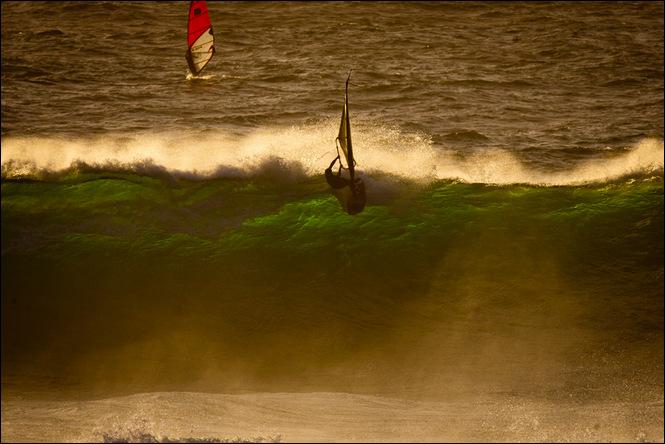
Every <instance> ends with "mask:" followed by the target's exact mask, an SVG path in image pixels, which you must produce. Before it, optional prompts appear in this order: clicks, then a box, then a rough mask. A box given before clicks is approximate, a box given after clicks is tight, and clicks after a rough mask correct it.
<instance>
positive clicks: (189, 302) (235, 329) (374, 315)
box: [2, 174, 663, 396]
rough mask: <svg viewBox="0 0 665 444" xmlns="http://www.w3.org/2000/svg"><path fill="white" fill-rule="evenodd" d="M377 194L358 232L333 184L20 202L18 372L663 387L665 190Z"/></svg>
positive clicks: (6, 271) (140, 181)
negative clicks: (635, 382)
mask: <svg viewBox="0 0 665 444" xmlns="http://www.w3.org/2000/svg"><path fill="white" fill-rule="evenodd" d="M369 185H370V186H371V188H369V192H368V196H370V198H369V199H370V200H369V202H368V206H367V207H366V209H365V211H364V212H362V213H361V214H359V215H357V216H353V217H352V216H348V215H346V214H345V213H344V212H342V211H341V209H340V206H339V204H338V202H337V201H336V200H335V199H334V197H332V196H331V195H330V194H329V193H328V191H327V190H326V186H325V183H324V181H323V179H322V178H312V179H310V180H308V181H305V182H299V183H295V182H294V183H275V182H270V181H261V180H229V179H225V180H222V179H219V180H210V181H185V180H171V179H169V180H166V179H160V178H156V177H144V176H138V175H133V174H105V175H104V177H101V175H89V176H86V175H83V176H80V175H79V176H74V177H65V178H63V179H60V180H56V181H51V182H39V181H37V182H25V181H24V182H12V181H5V182H3V184H2V248H3V253H2V255H3V261H2V267H3V280H2V285H3V291H2V294H3V301H2V303H3V365H4V366H6V367H5V368H7V369H9V370H10V373H12V372H19V373H21V374H31V373H32V372H38V373H39V372H46V373H48V374H55V375H60V377H64V376H62V375H68V376H66V377H68V378H74V380H75V381H77V383H80V382H81V381H88V382H90V381H94V384H100V380H99V377H100V375H103V378H102V381H103V385H105V386H109V387H113V386H114V384H116V383H117V384H119V386H120V387H123V389H125V390H126V389H127V387H133V386H132V384H134V383H135V384H139V386H141V387H145V386H146V385H148V386H150V388H151V389H154V388H155V387H166V388H173V387H174V386H176V387H180V388H192V385H194V384H201V387H203V388H205V389H206V390H232V389H258V388H261V389H273V388H276V389H280V390H294V389H301V388H302V389H305V388H306V389H316V390H329V389H338V390H355V391H382V392H385V391H390V390H397V391H411V390H426V391H428V392H429V391H431V392H432V393H438V391H440V390H443V388H442V387H445V390H448V389H450V387H452V386H454V388H455V389H460V390H462V389H465V390H466V389H471V387H472V388H473V389H474V390H475V389H477V388H478V387H481V388H482V389H483V390H490V389H492V390H493V389H497V387H500V388H501V389H507V390H510V389H511V387H516V386H519V387H520V389H521V390H528V391H537V392H539V393H540V392H545V393H549V392H552V393H559V392H560V390H561V385H562V384H563V385H564V386H566V385H567V384H569V385H570V386H571V387H573V388H572V390H574V391H576V392H579V391H582V392H584V393H586V395H585V396H591V395H590V394H594V395H593V396H596V394H597V393H602V394H603V396H606V395H607V396H610V395H609V394H611V393H613V391H612V390H615V388H616V387H618V386H621V384H623V382H622V381H624V379H622V378H623V376H620V377H617V375H629V374H632V375H634V374H639V375H642V376H640V377H641V378H643V380H640V381H642V382H644V380H646V381H648V383H646V384H643V387H653V386H654V384H655V386H658V384H661V382H662V339H663V335H662V331H663V304H662V292H663V181H662V178H661V177H656V178H651V179H646V178H643V179H636V180H626V181H622V182H616V183H609V184H596V185H589V186H585V187H531V186H518V185H513V186H502V187H498V186H486V185H482V184H460V183H448V182H439V183H433V184H429V185H417V184H414V183H391V182H389V181H388V180H387V179H386V180H385V181H384V182H380V181H377V182H372V183H370V184H369ZM36 326H37V327H36ZM617 344H618V345H617ZM622 344H623V345H622ZM626 344H630V346H629V347H628V346H627V345H626ZM626 347H628V348H626ZM628 349H629V350H631V351H630V355H628V356H627V355H625V354H624V353H625V351H624V352H622V351H621V350H628ZM54 350H55V352H54ZM594 356H596V357H595V358H592V357H594ZM598 356H601V357H602V359H600V358H598ZM589 359H591V361H593V362H589ZM603 359H604V361H603ZM506 362H509V363H510V364H509V365H507V364H506ZM638 362H642V364H638ZM654 362H655V363H656V364H653V363H654ZM658 362H660V364H658ZM155 363H159V364H158V365H157V366H156V367H155V365H156V364H155ZM192 365H194V367H192ZM659 365H660V366H659ZM412 368H416V369H418V370H417V371H418V372H419V374H420V375H421V376H420V377H419V378H415V379H414V378H412V377H411V376H408V375H411V370H410V369H412ZM481 369H484V370H481ZM599 372H600V373H602V374H603V375H605V376H602V377H598V373H599ZM630 372H633V373H630ZM460 374H464V375H466V376H465V378H464V381H462V382H460V381H457V379H455V381H457V382H456V383H455V384H453V385H446V384H443V382H444V381H446V380H449V379H450V378H459V375H460ZM72 375H74V376H72ZM210 375H215V376H214V377H211V376H210ZM455 375H457V376H455ZM612 375H614V376H612ZM658 375H660V376H658ZM210 378H212V379H210ZM626 378H628V376H626ZM630 378H633V376H630ZM644 378H645V379H644ZM659 378H660V379H659ZM395 380H397V381H400V383H399V384H398V385H399V388H395V387H394V384H393V383H392V382H391V381H395ZM295 381H297V382H295ZM517 382H519V384H518V385H515V384H517ZM90 383H92V382H90ZM293 384H296V385H295V386H294V385H293ZM442 384H443V385H442ZM661 386H662V384H661ZM432 387H436V389H432ZM492 387H494V388H492ZM585 387H586V388H585ZM611 387H614V388H612V389H610V388H611ZM589 390H590V391H589Z"/></svg>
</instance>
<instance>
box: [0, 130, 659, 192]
mask: <svg viewBox="0 0 665 444" xmlns="http://www.w3.org/2000/svg"><path fill="white" fill-rule="evenodd" d="M336 126H337V120H336V119H334V120H330V121H328V122H324V123H320V124H317V125H309V126H294V127H290V128H261V129H257V130H254V131H253V132H251V133H248V134H240V135H239V134H233V133H231V132H224V131H215V132H206V133H195V132H188V133H187V132H186V133H143V134H133V135H124V136H122V137H118V136H105V137H96V138H78V139H66V138H61V137H6V138H3V140H2V147H3V149H2V177H3V179H14V178H25V177H34V178H45V177H48V176H49V175H51V174H54V173H62V172H64V171H70V170H72V168H74V169H76V168H79V169H80V168H83V167H85V168H87V169H91V168H92V169H98V170H111V171H114V170H118V169H121V170H129V171H133V172H137V173H140V174H149V175H170V176H173V177H186V178H191V179H208V178H216V177H229V178H239V177H257V176H259V177H268V178H271V179H275V180H301V179H303V178H305V177H307V176H316V175H320V174H322V172H323V169H324V168H325V167H326V166H327V165H328V163H329V161H330V160H332V158H333V157H334V156H335V155H336V152H335V148H334V147H335V141H334V137H335V135H336V133H337V131H336V130H337V128H336ZM354 146H355V147H356V158H357V159H356V160H357V162H358V166H357V170H358V171H360V172H361V173H363V174H367V175H370V176H371V175H378V176H381V175H389V176H395V177H397V178H402V179H408V180H417V181H425V182H427V181H434V180H458V181H462V182H466V183H484V184H493V185H507V184H516V183H523V184H533V185H544V186H557V185H577V184H584V183H596V182H605V181H610V180H614V179H618V178H620V177H623V176H627V175H639V174H653V173H659V172H662V170H663V140H662V139H655V138H650V139H644V140H642V141H640V142H638V143H637V144H635V145H634V146H633V147H630V148H629V149H627V150H626V152H625V153H623V154H621V155H614V156H613V157H610V158H603V159H593V160H588V161H586V162H584V163H581V164H578V165H577V166H576V167H573V168H571V169H568V170H566V171H553V172H549V171H543V170H541V169H535V168H533V167H530V166H529V165H528V164H526V163H524V162H523V161H522V160H520V159H519V158H518V157H517V156H516V155H515V154H514V153H511V152H509V151H507V150H504V149H485V150H483V151H479V152H475V153H473V154H471V155H460V154H459V153H457V152H455V151H453V150H448V149H445V148H441V147H438V146H435V145H434V144H433V142H432V139H431V137H429V136H428V135H425V134H421V133H407V132H403V131H400V130H399V129H396V128H389V127H388V128H387V127H385V126H372V125H357V126H356V127H355V128H354Z"/></svg>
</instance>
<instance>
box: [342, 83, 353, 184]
mask: <svg viewBox="0 0 665 444" xmlns="http://www.w3.org/2000/svg"><path fill="white" fill-rule="evenodd" d="M350 78H351V73H349V76H348V77H347V78H346V92H345V93H344V107H345V108H346V113H345V114H346V144H347V150H348V152H349V158H348V159H347V160H348V164H349V165H348V167H349V175H350V176H351V183H353V173H354V171H353V165H354V163H355V162H354V160H353V146H352V145H351V121H350V120H349V79H350Z"/></svg>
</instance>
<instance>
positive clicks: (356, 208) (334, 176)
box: [325, 156, 366, 214]
mask: <svg viewBox="0 0 665 444" xmlns="http://www.w3.org/2000/svg"><path fill="white" fill-rule="evenodd" d="M337 161H340V159H339V156H337V157H335V158H334V159H333V161H332V162H330V165H329V166H328V168H326V172H325V175H326V181H327V182H328V185H330V186H331V187H332V188H333V189H334V190H337V191H341V189H342V188H346V187H349V190H350V191H351V194H350V195H349V194H348V191H346V192H344V193H343V194H345V195H346V196H347V197H346V198H344V199H343V201H344V202H345V205H344V206H345V207H346V208H345V210H346V212H347V213H349V214H357V213H360V212H361V211H362V210H363V209H364V208H365V200H366V196H365V184H364V183H363V181H362V179H360V178H358V177H356V178H355V179H354V180H353V183H351V181H350V180H349V179H346V178H345V177H342V162H341V161H340V162H339V168H338V169H337V173H333V171H332V168H333V165H335V162H337Z"/></svg>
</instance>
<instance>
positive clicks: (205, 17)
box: [186, 0, 215, 76]
mask: <svg viewBox="0 0 665 444" xmlns="http://www.w3.org/2000/svg"><path fill="white" fill-rule="evenodd" d="M214 42H215V39H214V37H213V35H212V23H211V22H210V15H209V14H208V5H206V2H205V0H204V1H192V2H190V4H189V20H188V21H187V55H186V59H187V64H188V65H189V70H190V71H191V72H192V74H193V75H195V76H196V75H199V73H200V72H201V71H202V70H203V68H205V67H206V65H207V64H208V62H210V59H212V55H213V54H214V53H215V45H214Z"/></svg>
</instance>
